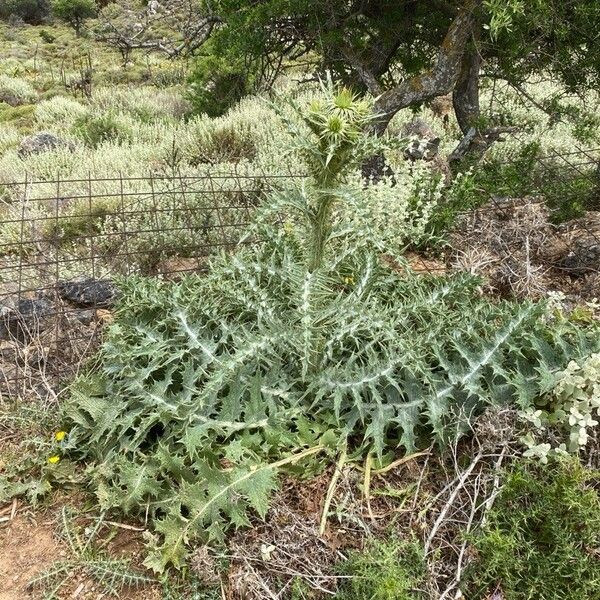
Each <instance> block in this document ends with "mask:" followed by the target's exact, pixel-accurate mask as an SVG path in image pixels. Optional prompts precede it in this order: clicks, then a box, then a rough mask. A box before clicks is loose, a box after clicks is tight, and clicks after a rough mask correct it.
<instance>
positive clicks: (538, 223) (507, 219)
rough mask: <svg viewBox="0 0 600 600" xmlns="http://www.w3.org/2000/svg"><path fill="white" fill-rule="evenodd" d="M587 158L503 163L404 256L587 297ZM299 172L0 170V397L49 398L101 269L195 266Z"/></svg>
mask: <svg viewBox="0 0 600 600" xmlns="http://www.w3.org/2000/svg"><path fill="white" fill-rule="evenodd" d="M599 165H600V148H595V149H589V150H579V151H573V152H568V153H564V154H560V155H559V154H552V155H545V156H541V157H536V158H535V160H534V161H531V162H530V163H529V164H528V165H527V166H526V167H523V165H520V164H516V163H515V164H513V163H510V162H509V163H507V164H506V165H505V166H506V167H507V168H509V169H510V168H513V169H516V170H519V169H521V168H523V169H525V170H526V171H527V172H521V173H519V177H517V178H513V179H511V177H505V176H502V177H500V176H499V177H498V178H497V180H494V181H493V182H492V183H493V185H491V186H484V187H482V188H481V189H478V190H476V193H477V194H478V195H479V196H480V198H479V200H478V202H477V207H476V208H475V209H472V210H469V211H465V212H464V213H462V214H460V215H459V217H458V219H457V220H456V223H455V226H454V228H453V230H452V231H451V232H450V233H449V234H448V241H449V249H448V250H447V251H445V252H444V253H442V255H440V254H438V255H434V256H429V255H428V254H427V253H426V252H425V253H424V252H423V251H416V250H413V251H409V252H407V255H406V256H407V258H408V261H409V263H410V264H411V265H412V267H413V268H414V270H415V271H417V272H425V273H436V274H444V273H447V272H451V271H455V270H462V271H469V272H472V273H475V274H480V275H483V276H484V277H485V279H486V281H488V286H489V287H490V288H492V289H493V290H494V291H495V292H496V293H502V294H508V295H511V296H528V297H542V296H544V295H545V294H546V293H547V292H548V291H550V290H553V291H559V292H561V293H564V294H565V295H566V296H571V297H575V298H579V299H583V300H593V298H594V297H600V218H599V215H600V212H599V210H600V170H599V169H600V167H599ZM497 168H498V169H500V170H501V167H500V166H497ZM301 178H302V176H301V175H283V176H279V177H276V176H265V175H261V176H247V175H239V174H227V175H219V176H202V177H189V176H186V177H183V176H178V175H175V176H171V177H166V176H160V177H159V176H149V177H147V178H127V177H114V178H101V179H98V178H92V177H89V178H87V179H56V180H52V181H48V180H44V181H41V180H31V179H29V178H24V179H23V180H22V181H20V182H8V183H0V221H1V229H0V400H4V399H7V398H17V397H18V398H24V397H31V396H36V397H38V398H41V399H42V400H44V401H51V400H52V399H54V398H55V397H56V395H57V394H59V393H60V390H61V389H62V386H63V384H64V383H65V382H68V381H69V380H71V379H72V377H73V376H74V374H76V373H77V371H78V370H79V369H80V368H81V366H82V365H83V364H84V363H85V361H86V360H87V359H88V358H89V357H90V356H92V355H93V351H94V349H96V348H97V346H98V342H99V340H100V333H101V331H102V328H103V327H104V326H105V325H106V324H107V323H109V322H110V321H111V320H112V307H113V304H114V301H115V293H116V292H115V285H114V279H115V277H117V276H119V275H131V274H141V275H147V276H160V277H165V278H177V277H180V276H181V275H182V274H183V273H186V272H201V271H203V270H205V269H206V267H207V262H208V259H209V257H210V256H211V255H214V254H215V253H217V252H220V251H226V252H228V251H232V250H233V249H235V248H236V247H237V245H238V243H239V242H240V240H241V238H242V236H243V234H244V233H246V232H247V230H248V227H249V225H250V223H251V221H252V219H253V211H254V209H255V208H256V207H257V206H258V205H259V204H260V203H261V202H262V200H263V199H264V198H265V195H266V194H267V193H268V192H269V191H270V190H272V189H273V188H274V187H279V188H281V187H286V186H290V185H292V184H294V183H295V182H297V181H298V180H300V179H301ZM565 215H567V216H568V217H573V216H574V215H578V216H577V217H576V218H568V219H565ZM561 220H562V221H563V222H560V221H561Z"/></svg>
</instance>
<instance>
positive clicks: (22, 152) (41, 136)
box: [18, 131, 75, 158]
mask: <svg viewBox="0 0 600 600" xmlns="http://www.w3.org/2000/svg"><path fill="white" fill-rule="evenodd" d="M57 148H66V149H68V150H71V151H73V150H74V149H75V147H74V145H73V143H72V142H69V141H67V140H63V139H62V138H59V137H58V136H56V135H54V134H53V133H49V132H47V131H41V132H39V133H34V134H33V135H29V136H27V137H26V138H24V139H23V140H22V141H21V144H20V145H19V150H18V154H19V156H20V157H21V158H25V157H27V156H30V155H31V154H41V153H42V152H48V151H50V150H56V149H57Z"/></svg>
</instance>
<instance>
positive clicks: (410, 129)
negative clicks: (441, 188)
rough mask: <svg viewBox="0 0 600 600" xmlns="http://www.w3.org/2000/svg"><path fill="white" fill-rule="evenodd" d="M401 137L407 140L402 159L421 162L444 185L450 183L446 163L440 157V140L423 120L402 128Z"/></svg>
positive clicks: (449, 173) (414, 120)
mask: <svg viewBox="0 0 600 600" xmlns="http://www.w3.org/2000/svg"><path fill="white" fill-rule="evenodd" d="M401 132H402V136H403V137H406V138H408V139H409V142H408V145H407V146H406V147H405V148H404V153H403V154H404V158H405V159H406V160H409V161H411V162H416V161H423V162H424V163H425V164H426V165H427V167H428V168H429V169H430V170H431V171H432V172H433V173H435V174H437V175H440V176H441V177H442V179H443V180H444V185H446V186H448V185H450V183H451V182H452V172H451V170H450V166H449V164H448V161H447V160H446V159H445V158H444V157H442V156H440V153H439V151H440V143H441V138H440V137H439V136H438V135H436V133H435V131H434V130H433V129H432V128H431V126H430V125H429V124H428V123H427V122H425V121H424V120H423V119H413V120H412V121H410V122H409V123H406V124H405V125H404V126H403V127H402V130H401Z"/></svg>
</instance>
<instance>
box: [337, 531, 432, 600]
mask: <svg viewBox="0 0 600 600" xmlns="http://www.w3.org/2000/svg"><path fill="white" fill-rule="evenodd" d="M425 572H426V571H425V560H424V557H423V551H422V549H421V548H420V547H419V545H418V544H416V543H415V542H412V543H406V542H394V541H372V542H371V543H370V544H369V545H368V546H367V547H366V548H365V549H364V550H363V551H362V552H353V553H352V554H350V556H349V557H348V560H347V561H345V562H343V563H341V565H340V574H341V575H343V576H345V577H350V578H351V579H350V581H349V582H347V583H346V582H345V580H344V579H342V580H341V581H342V585H341V586H340V588H339V592H338V593H337V595H336V596H335V597H336V598H337V599H338V600H366V599H367V598H368V599H369V600H417V599H418V598H424V596H423V594H422V593H420V592H419V591H418V589H419V586H420V584H421V583H422V581H423V579H424V575H425Z"/></svg>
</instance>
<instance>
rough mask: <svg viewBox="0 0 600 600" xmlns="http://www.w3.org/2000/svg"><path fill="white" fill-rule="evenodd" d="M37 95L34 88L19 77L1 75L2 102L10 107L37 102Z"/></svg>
mask: <svg viewBox="0 0 600 600" xmlns="http://www.w3.org/2000/svg"><path fill="white" fill-rule="evenodd" d="M36 96H37V94H36V92H35V90H34V89H33V86H32V85H31V84H30V83H29V82H27V81H25V80H23V79H19V78H18V77H8V76H7V75H0V102H5V103H6V104H9V105H10V106H19V105H20V104H29V103H31V102H32V101H33V100H35V98H36Z"/></svg>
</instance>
